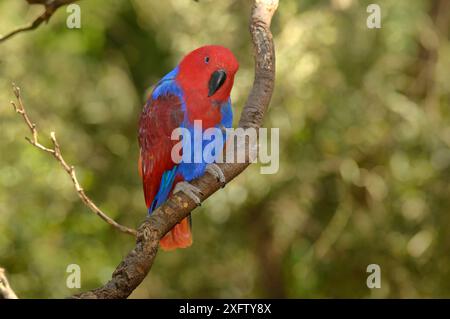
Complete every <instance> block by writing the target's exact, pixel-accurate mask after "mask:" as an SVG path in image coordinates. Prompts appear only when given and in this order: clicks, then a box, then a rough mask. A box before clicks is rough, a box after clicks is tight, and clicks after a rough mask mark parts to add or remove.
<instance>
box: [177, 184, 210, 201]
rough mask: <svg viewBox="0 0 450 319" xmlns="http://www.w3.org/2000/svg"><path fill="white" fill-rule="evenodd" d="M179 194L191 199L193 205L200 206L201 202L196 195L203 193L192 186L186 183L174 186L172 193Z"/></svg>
mask: <svg viewBox="0 0 450 319" xmlns="http://www.w3.org/2000/svg"><path fill="white" fill-rule="evenodd" d="M179 192H183V193H184V194H186V196H187V197H189V198H190V199H192V200H193V201H194V203H196V204H197V205H198V206H201V203H202V201H201V200H200V198H199V197H198V195H203V193H202V191H201V190H200V189H198V188H197V187H195V186H194V185H191V184H189V183H188V182H179V183H177V184H176V185H175V188H174V189H173V193H174V194H176V193H179Z"/></svg>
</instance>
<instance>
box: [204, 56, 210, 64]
mask: <svg viewBox="0 0 450 319" xmlns="http://www.w3.org/2000/svg"><path fill="white" fill-rule="evenodd" d="M205 63H206V64H208V63H209V56H207V57H205Z"/></svg>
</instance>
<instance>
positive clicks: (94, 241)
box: [0, 0, 450, 298]
mask: <svg viewBox="0 0 450 319" xmlns="http://www.w3.org/2000/svg"><path fill="white" fill-rule="evenodd" d="M280 2H281V3H280V7H279V10H278V12H277V15H276V17H275V19H274V22H273V32H274V37H275V43H276V48H277V83H276V88H275V94H274V97H273V100H272V104H271V109H270V111H269V112H268V114H267V117H266V121H265V126H266V127H279V128H280V135H281V137H280V139H281V140H280V153H281V163H280V171H279V172H278V174H275V175H261V174H260V173H259V167H258V165H254V166H252V167H250V168H249V169H248V170H247V171H245V172H244V173H243V174H241V175H240V176H239V177H238V178H237V179H236V180H235V181H233V182H232V183H231V184H229V185H228V186H227V187H226V188H225V189H223V190H221V191H219V192H218V193H216V194H215V195H214V196H213V197H212V198H210V199H209V200H208V201H207V202H206V203H205V204H204V205H203V206H202V207H201V208H199V209H197V210H196V211H195V213H194V215H193V219H194V229H193V231H194V244H193V246H192V247H191V248H190V249H185V250H178V251H175V252H170V253H167V252H159V253H158V257H157V259H156V262H155V264H154V266H153V269H152V270H151V272H150V274H149V275H148V277H147V278H146V280H145V281H144V282H143V283H142V284H141V285H140V286H139V288H138V289H137V290H136V291H135V292H134V293H133V294H132V296H131V297H132V298H147V297H150V298H154V297H162V298H165V297H237V298H240V297H307V298H308V297H401V298H403V297H450V253H449V251H450V232H449V231H448V230H449V228H450V214H449V213H450V212H449V207H450V185H449V182H448V181H449V178H450V149H449V147H450V125H449V124H450V108H449V107H450V99H449V97H450V43H449V31H450V26H449V23H450V9H449V8H448V7H449V6H448V3H449V2H448V0H436V1H424V0H417V1H409V0H399V1H388V0H379V1H377V2H376V3H377V4H379V5H380V6H381V9H382V28H381V29H368V28H367V27H366V18H367V16H368V13H367V12H366V7H367V6H368V4H370V3H371V2H373V1H356V0H321V1H317V0H281V1H280ZM79 5H80V6H81V18H82V28H81V29H80V30H76V29H74V30H69V29H67V28H66V25H65V21H66V18H67V16H68V14H67V13H66V12H65V9H64V8H62V9H60V10H59V11H58V12H57V13H56V14H55V16H54V17H53V18H52V19H51V21H50V23H49V24H48V25H42V26H41V27H40V28H39V29H37V30H35V31H32V32H29V33H24V34H21V35H18V36H17V37H14V38H12V39H10V40H8V41H6V42H5V43H2V44H0V132H1V134H0V136H1V137H0V265H1V266H3V267H5V268H6V269H7V270H8V272H9V279H10V283H11V285H12V286H13V288H14V289H15V290H16V292H17V294H18V295H19V296H20V297H22V298H32V297H44V298H52V297H66V296H69V295H71V294H73V293H76V292H79V291H85V290H87V289H91V288H95V287H97V286H99V285H101V284H103V283H105V282H106V281H107V280H108V279H109V278H110V276H111V273H112V271H113V270H114V268H115V267H116V265H117V264H118V263H119V262H120V260H121V259H122V257H124V256H125V255H126V253H127V252H128V251H129V250H130V249H131V248H132V247H133V246H134V241H133V239H132V238H131V237H130V236H127V235H123V234H122V233H119V232H118V231H116V230H114V229H112V228H111V227H110V226H108V225H107V224H106V223H104V222H103V221H101V220H100V219H99V218H98V217H96V216H94V215H93V214H92V213H91V212H90V211H88V209H87V208H86V207H85V206H84V205H83V204H82V203H81V202H80V201H79V199H78V197H77V195H76V193H75V191H74V189H73V186H72V184H71V182H70V180H69V178H68V176H67V175H66V174H65V172H64V171H63V170H62V169H61V167H60V166H59V165H58V163H57V162H55V161H54V159H53V158H51V157H50V156H49V155H48V154H44V153H42V152H40V151H37V150H36V149H34V148H33V147H31V146H30V145H29V144H28V143H27V142H26V141H25V140H24V136H27V135H29V132H28V131H27V128H26V127H25V126H24V123H23V122H22V120H21V119H20V118H19V117H18V116H17V115H16V114H15V113H14V112H13V110H12V108H11V106H10V105H9V101H10V100H11V99H13V94H12V90H11V86H10V83H11V81H15V82H17V84H18V85H19V86H20V87H21V88H22V92H23V95H24V99H25V103H26V106H27V107H28V111H29V114H30V116H31V117H32V119H33V120H34V121H35V122H36V123H37V124H38V128H39V130H40V132H41V137H42V140H43V141H45V142H49V140H48V134H49V132H50V131H56V132H57V136H58V137H59V141H60V143H61V145H62V151H63V154H64V156H65V157H66V160H68V161H69V162H70V163H72V164H74V165H75V166H76V167H77V171H78V174H79V177H80V179H81V182H82V185H83V186H84V188H85V190H86V191H87V193H88V195H89V196H90V197H91V198H92V199H93V200H94V201H95V202H96V203H98V204H99V205H100V207H101V208H102V209H104V210H105V211H106V212H107V213H108V214H109V215H110V216H111V217H113V218H114V219H116V220H117V221H119V222H120V223H122V224H124V225H127V226H130V227H137V226H138V225H139V224H140V223H141V222H142V220H143V219H144V218H145V216H146V208H145V204H144V199H143V195H142V189H141V181H140V178H139V176H138V174H137V166H136V163H137V154H138V149H137V137H136V135H137V120H138V116H139V112H140V110H141V107H142V105H143V103H144V100H145V97H146V94H148V89H149V88H150V86H151V85H152V84H154V83H155V82H156V81H157V80H158V79H159V78H160V77H162V76H163V75H164V74H165V73H167V72H168V71H170V70H171V69H172V68H173V67H174V66H175V65H176V64H177V63H178V61H179V60H180V58H181V57H182V56H183V55H184V54H185V53H187V52H189V51H191V50H192V49H194V48H196V47H199V46H201V45H204V44H212V43H214V44H222V45H225V46H227V47H229V48H230V49H232V51H234V52H235V54H236V55H237V57H238V59H239V61H240V64H241V68H240V71H239V72H238V74H237V78H236V81H235V88H234V89H233V92H232V98H233V101H234V107H235V110H236V111H235V113H236V115H238V114H239V113H240V111H241V109H242V106H243V104H244V102H245V98H246V96H247V94H248V91H249V88H250V86H251V83H252V79H253V60H252V46H251V42H250V37H249V34H248V31H247V30H248V17H249V12H250V5H251V1H242V0H241V1H238V0H234V1H229V0H226V1H213V0H200V1H199V2H194V1H192V0H169V1H146V0H131V1H124V0H110V1H108V2H107V3H106V2H105V1H101V0H90V1H86V0H84V1H80V2H79ZM41 10H42V8H40V7H34V6H33V7H30V6H28V5H27V4H26V2H25V1H17V0H3V1H1V2H0V16H1V19H0V33H6V32H7V31H9V30H11V29H12V28H14V27H16V26H18V25H21V24H24V23H26V22H28V21H31V20H32V19H34V17H36V16H37V15H38V14H39V13H40V12H41ZM236 117H238V116H236ZM236 120H237V118H236ZM236 122H237V121H236ZM73 263H75V264H78V265H80V267H81V271H82V287H81V289H80V290H76V289H75V290H71V289H68V288H67V287H66V277H67V273H66V267H67V265H68V264H73ZM372 263H375V264H379V265H380V267H381V275H382V284H381V288H380V289H372V290H371V289H368V288H367V286H366V278H367V276H368V274H367V273H366V267H367V265H369V264H372Z"/></svg>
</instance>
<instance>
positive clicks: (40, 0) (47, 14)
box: [0, 0, 79, 43]
mask: <svg viewBox="0 0 450 319" xmlns="http://www.w3.org/2000/svg"><path fill="white" fill-rule="evenodd" d="M76 1H79V0H27V2H28V3H29V4H42V5H44V7H45V11H44V12H43V13H42V14H41V15H40V16H38V17H37V18H36V19H35V20H34V21H33V22H31V23H29V24H27V25H24V26H22V27H18V28H16V29H14V30H12V31H10V32H8V33H7V34H5V35H0V43H2V42H4V41H6V40H7V39H9V38H12V37H13V36H15V35H17V34H19V33H22V32H26V31H31V30H34V29H36V28H38V27H39V26H40V25H41V24H42V23H43V22H46V23H47V22H48V21H49V20H50V18H51V17H52V16H53V14H54V13H55V12H56V10H58V9H59V8H60V7H62V6H65V5H67V4H71V3H74V2H76Z"/></svg>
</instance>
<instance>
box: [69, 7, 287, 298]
mask: <svg viewBox="0 0 450 319" xmlns="http://www.w3.org/2000/svg"><path fill="white" fill-rule="evenodd" d="M277 7H278V0H255V1H254V5H253V8H252V14H251V19H250V33H251V35H252V42H253V44H254V55H255V79H254V84H253V88H252V90H251V92H250V95H249V97H248V100H247V103H246V104H245V107H244V109H243V111H242V114H241V118H240V121H239V127H241V128H244V129H247V128H259V127H260V126H261V125H262V121H263V117H264V114H265V111H266V110H267V108H268V106H269V103H270V99H271V97H272V92H273V88H274V82H275V50H274V45H273V39H272V34H271V32H270V24H271V20H272V16H273V14H274V13H275V11H276V9H277ZM246 146H248V145H246ZM249 164H250V161H249V160H248V156H247V161H246V162H245V163H222V164H218V165H219V167H220V168H221V169H222V171H223V173H224V175H225V178H226V180H227V182H230V181H231V180H233V179H234V178H235V177H236V176H238V175H239V174H240V173H242V172H243V171H244V170H245V169H246V168H247V167H248V165H249ZM191 184H193V185H194V186H196V187H198V188H199V189H200V190H201V191H202V193H203V195H202V196H201V198H200V199H201V201H204V200H205V199H207V198H208V197H209V196H211V195H212V194H213V193H215V192H216V191H218V190H219V189H220V188H221V187H222V185H221V183H219V182H218V181H217V180H216V178H215V177H213V176H212V175H210V174H205V175H204V176H202V177H200V178H198V179H197V180H194V181H193V182H192V183H191ZM195 208H196V204H195V203H194V202H193V201H192V200H191V199H189V198H188V197H187V196H186V195H184V194H183V193H177V194H174V195H172V196H171V197H170V198H169V199H168V200H167V201H166V203H165V204H163V205H162V206H161V207H159V208H158V209H157V210H155V211H154V212H153V213H152V215H151V216H150V217H148V218H147V220H145V221H144V223H143V224H142V225H141V226H140V227H139V229H138V234H137V242H136V246H135V248H134V249H133V250H132V251H131V252H130V253H128V255H127V256H126V257H125V258H124V259H123V260H122V262H121V263H120V264H119V265H118V266H117V268H116V270H115V271H114V273H113V274H112V278H111V280H110V281H109V282H108V283H106V284H105V285H104V286H103V287H100V288H97V289H94V290H92V291H88V292H84V293H81V294H78V295H75V296H73V298H127V297H128V296H129V295H130V294H131V293H132V292H133V290H134V289H135V288H136V287H137V286H138V285H139V284H140V283H141V282H142V281H143V280H144V278H145V277H146V276H147V274H148V272H149V271H150V268H151V267H152V265H153V262H154V260H155V257H156V253H157V251H158V244H159V240H160V238H161V237H162V236H164V235H165V234H166V233H167V232H168V231H169V230H170V229H171V228H172V227H173V226H175V225H176V224H177V223H179V222H180V221H181V220H182V219H183V218H185V217H186V216H187V215H188V214H189V213H190V212H192V210H194V209H195Z"/></svg>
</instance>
